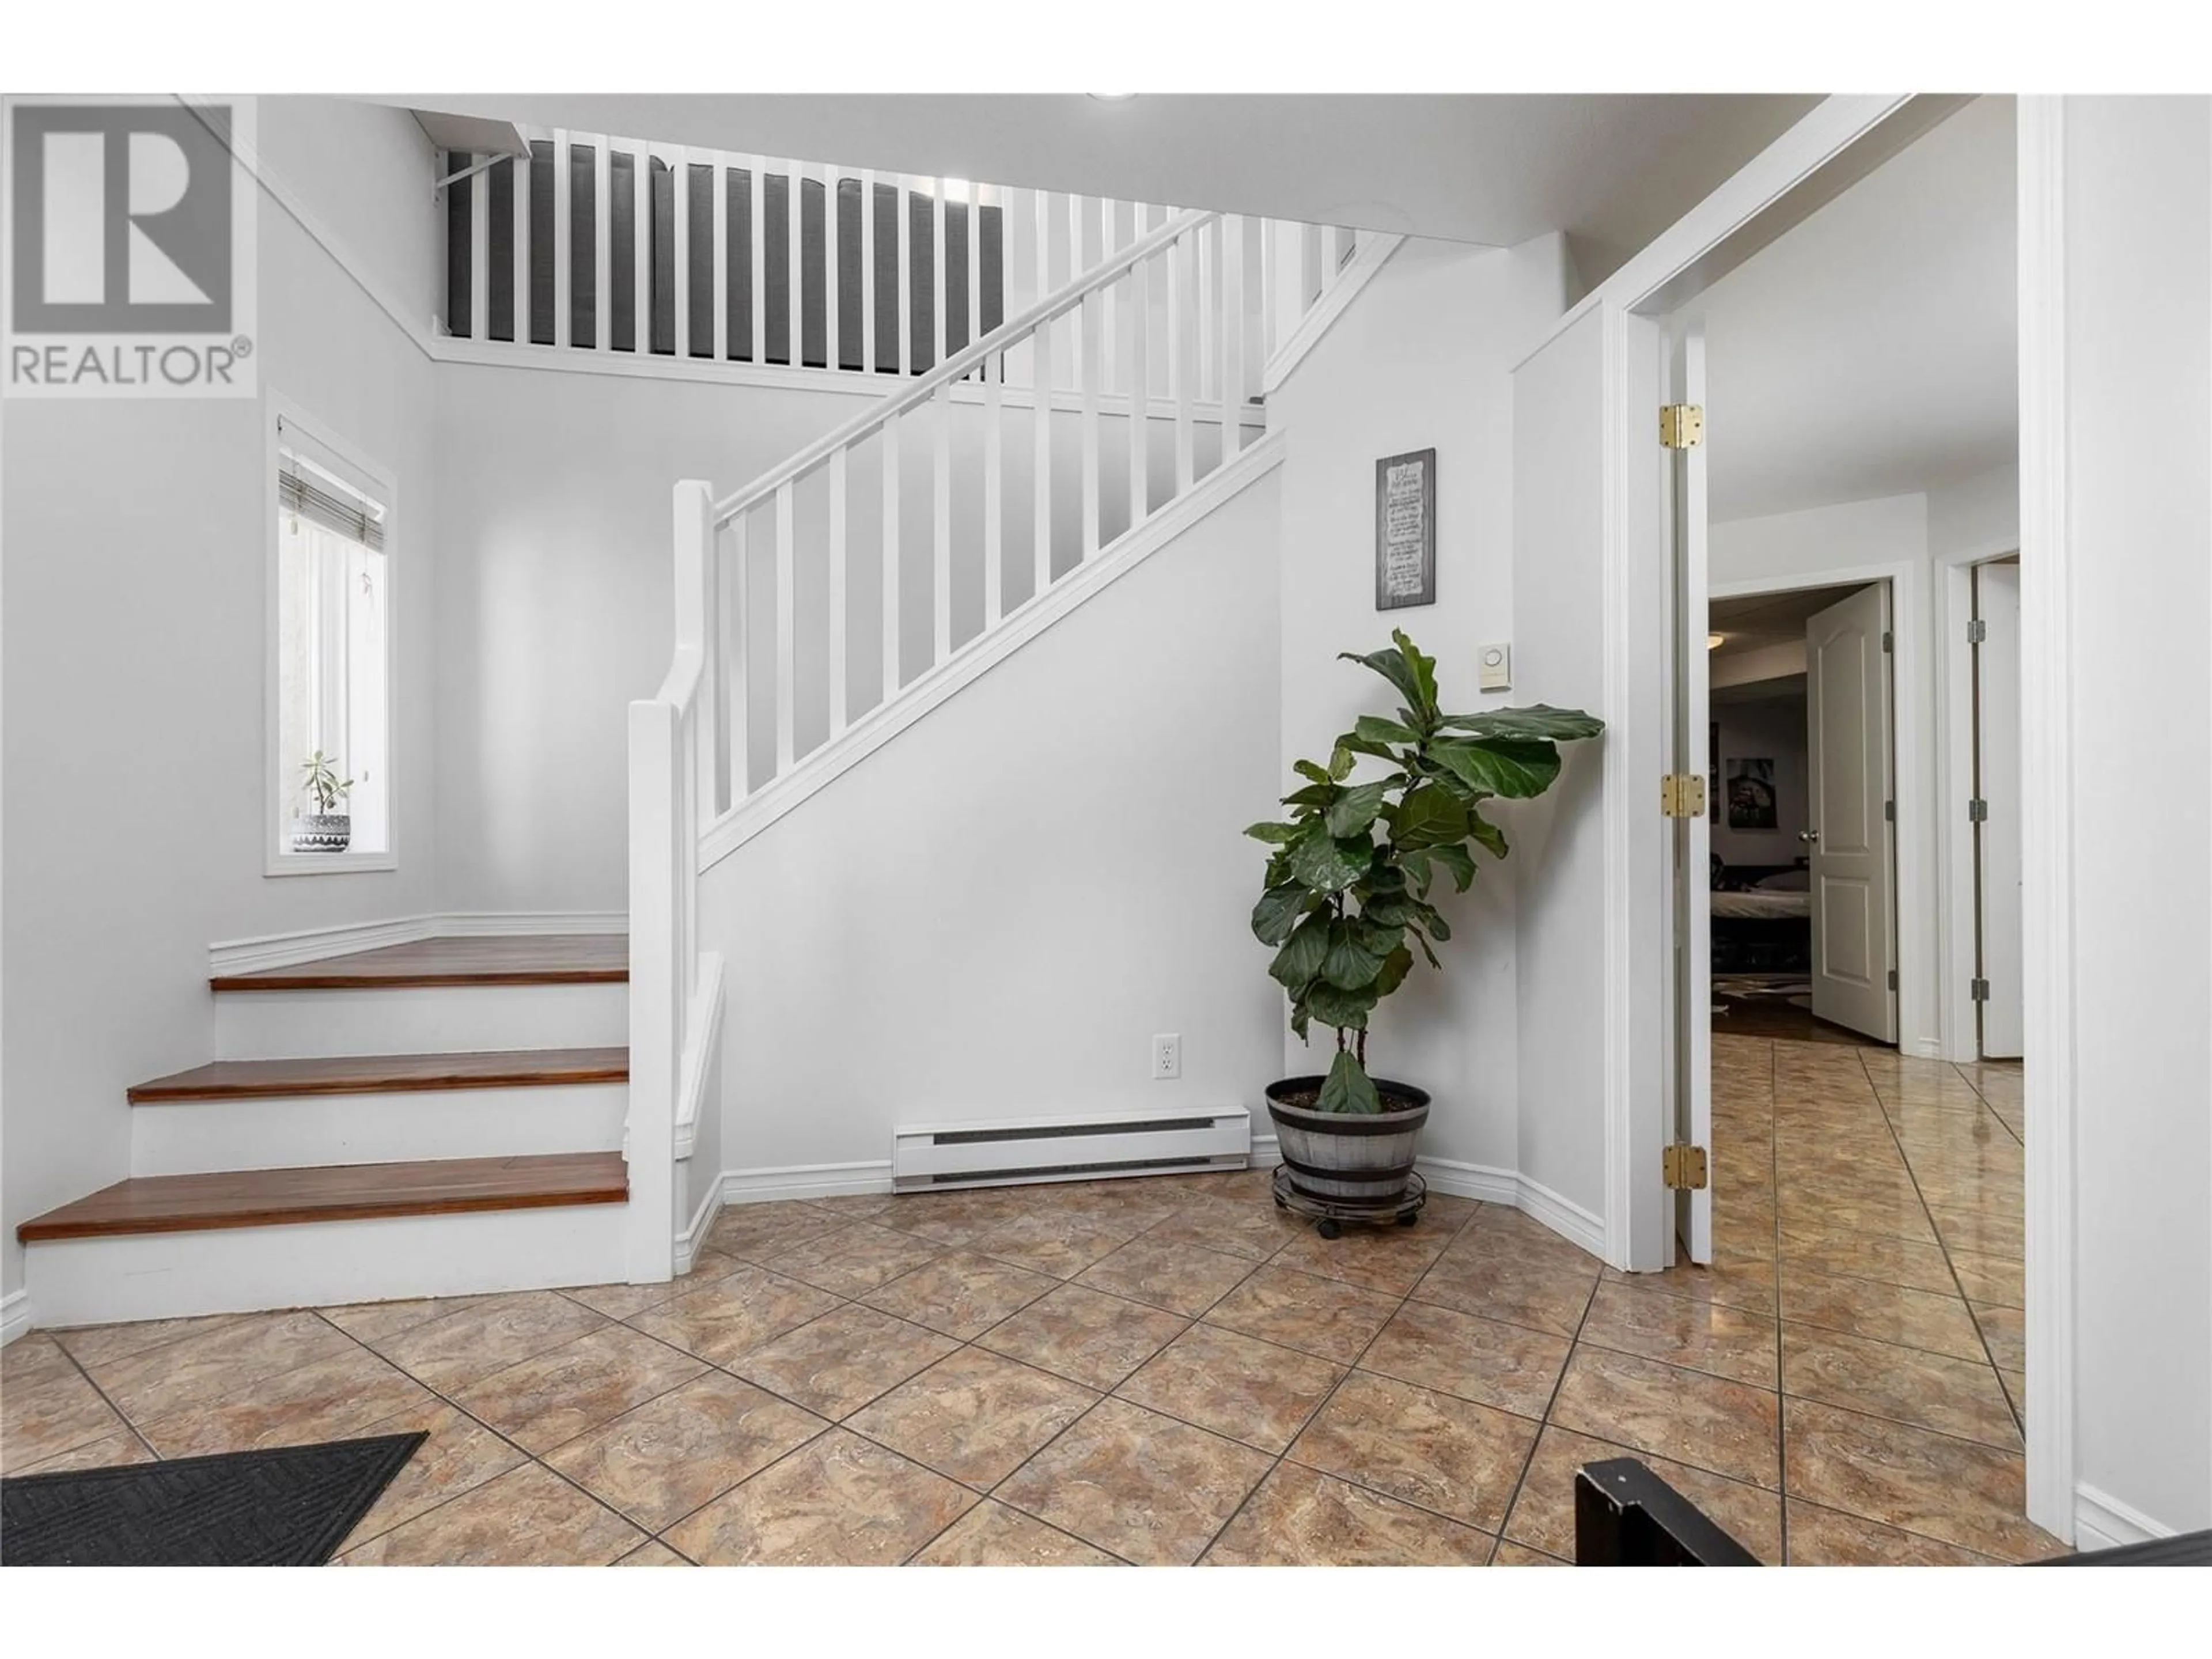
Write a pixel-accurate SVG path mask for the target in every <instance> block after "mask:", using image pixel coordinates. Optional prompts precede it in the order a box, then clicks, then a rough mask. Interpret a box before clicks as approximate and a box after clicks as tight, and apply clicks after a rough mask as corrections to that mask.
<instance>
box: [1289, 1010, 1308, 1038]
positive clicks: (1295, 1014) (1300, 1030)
mask: <svg viewBox="0 0 2212 1659" xmlns="http://www.w3.org/2000/svg"><path fill="white" fill-rule="evenodd" d="M1310 1018H1311V1011H1310V1010H1309V1009H1308V1008H1307V1007H1306V1006H1305V1004H1304V1002H1293V1003H1292V1004H1291V1030H1293V1031H1295V1032H1297V1038H1298V1041H1299V1042H1304V1041H1305V1040H1306V1022H1307V1021H1308V1020H1309V1019H1310Z"/></svg>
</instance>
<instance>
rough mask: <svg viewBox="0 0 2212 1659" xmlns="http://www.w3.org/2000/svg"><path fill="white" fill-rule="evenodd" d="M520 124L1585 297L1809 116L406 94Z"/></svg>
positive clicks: (1360, 97)
mask: <svg viewBox="0 0 2212 1659" xmlns="http://www.w3.org/2000/svg"><path fill="white" fill-rule="evenodd" d="M382 101H386V102H390V103H394V104H400V105H404V106H407V107H410V108H413V109H423V110H434V111H441V112H453V113H456V114H467V115H477V116H489V117H494V118H501V119H505V120H511V121H514V122H517V123H519V124H520V125H525V126H540V127H568V128H570V129H573V130H575V131H586V132H611V133H613V134H615V135H617V136H618V137H632V138H647V139H653V140H655V141H658V142H661V143H688V144H694V145H697V146H700V147H702V148H708V149H726V150H736V151H739V152H742V153H744V154H748V155H778V156H795V157H797V158H799V159H800V160H803V161H834V162H836V163H837V164H838V165H840V166H843V167H872V168H876V169H878V170H883V171H899V172H905V173H914V174H920V175H922V176H926V177H934V176H940V175H941V176H945V177H949V178H954V179H982V180H985V181H987V182H989V183H992V184H998V185H1014V186H1017V187H1024V188H1031V189H1045V190H1065V191H1075V192H1077V193H1078V194H1081V195H1090V196H1110V197H1116V198H1118V199H1121V200H1124V201H1129V200H1134V201H1146V202H1168V203H1173V204H1176V205H1178V206H1183V207H1200V208H1213V209H1218V210H1222V211H1225V212H1237V213H1249V214H1256V215H1262V216H1269V217H1273V218H1282V219H1302V220H1305V221H1307V222H1312V223H1320V224H1346V225H1352V226H1357V227H1358V228H1362V229H1369V230H1383V231H1397V232H1405V233H1410V234H1418V235H1423V236H1434V237H1440V238H1443V239H1445V240H1455V241H1467V242H1486V243H1492V244H1498V245H1510V244H1511V243H1514V242H1519V241H1524V240H1527V239H1528V238H1529V237H1531V236H1538V235H1542V234H1545V233H1547V232H1549V231H1553V230H1564V231H1565V232H1567V233H1568V234H1569V235H1570V236H1571V238H1572V239H1573V248H1574V252H1575V256H1576V261H1577V266H1578V268H1579V270H1580V273H1581V276H1582V278H1583V281H1584V282H1585V283H1596V282H1597V281H1599V280H1601V278H1602V277H1604V276H1606V275H1607V274H1608V273H1609V272H1610V271H1611V270H1613V268H1614V267H1615V266H1616V265H1618V264H1620V262H1621V261H1622V260H1623V259H1624V258H1626V257H1627V256H1628V255H1629V254H1630V253H1632V252H1635V251H1636V250H1637V249H1638V248H1640V247H1642V246H1644V244H1645V243H1647V242H1649V241H1650V240H1651V239H1652V237H1654V236H1655V235H1656V234H1658V233H1659V232H1660V231H1662V230H1663V229H1665V228H1667V227H1668V225H1670V224H1672V223H1673V222H1674V221H1675V220H1676V219H1678V218H1680V216H1682V215H1683V214H1684V213H1685V212H1686V211H1687V210H1689V209H1690V208H1692V207H1693V206H1695V205H1696V204H1698V203H1699V201H1700V200H1702V199H1703V198H1704V197H1705V195H1706V194H1707V193H1708V192H1710V191H1711V190H1712V188H1713V187H1714V186H1715V185H1718V184H1719V183H1720V182H1721V181H1722V180H1723V179H1725V178H1727V177H1728V176H1729V174H1730V173H1733V172H1735V169H1736V168H1738V167H1741V166H1742V165H1743V164H1744V163H1745V162H1746V161H1749V160H1750V159H1751V158H1752V157H1753V155H1756V154H1757V153H1758V152H1759V150H1760V149H1763V148H1765V145H1766V144H1767V143H1770V142H1771V140H1772V139H1773V138H1774V137H1777V136H1778V134H1780V133H1781V132H1782V131H1784V130H1785V129H1786V128H1788V127H1789V126H1790V125H1791V124H1792V123H1793V122H1795V121H1796V119H1797V118H1798V117H1799V116H1801V115H1802V114H1803V113H1804V112H1806V111H1807V110H1808V109H1810V108H1811V107H1812V106H1813V105H1814V104H1815V103H1817V102H1818V101H1819V100H1818V98H1817V97H1815V96H1812V95H1794V94H1757V95H1727V94H1715V95H1706V94H1697V95H1688V94H1680V95H1675V94H1634V95H1595V94H1593V95H1583V94H1573V95H1522V94H1511V95H1507V94H1496V95H1490V94H1464V95H1462V94H1451V95H1431V96H1370V95H1364V94H1146V95H1144V96H1140V97H1136V98H1130V99H1124V100H1116V101H1111V102H1109V101H1106V100H1100V99H1096V98H1091V97H1089V96H1087V95H1085V94H1080V93H1076V94H1050V95H1044V94H1038V95H1030V94H1018V95H1017V94H988V95H963V96H953V95H941V94H899V95H891V94H876V95H867V94H759V95H755V94H604V95H603V94H491V93H485V94H465V93H455V94H407V95H404V96H394V97H392V98H388V99H386V100H382Z"/></svg>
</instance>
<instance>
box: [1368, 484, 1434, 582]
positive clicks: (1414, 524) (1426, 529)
mask: <svg viewBox="0 0 2212 1659" xmlns="http://www.w3.org/2000/svg"><path fill="white" fill-rule="evenodd" d="M1436 602H1437V452H1436V451H1435V450H1433V449H1416V450H1411V451H1409V452H1407V453H1406V454H1403V455H1387V456H1385V457H1384V458H1383V459H1381V460H1379V461H1377V462H1376V463H1375V608H1376V610H1377V611H1401V610H1403V609H1405V608H1406V607H1407V606H1408V605H1434V604H1435V603H1436Z"/></svg>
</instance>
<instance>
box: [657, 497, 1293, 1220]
mask: <svg viewBox="0 0 2212 1659" xmlns="http://www.w3.org/2000/svg"><path fill="white" fill-rule="evenodd" d="M1278 512H1279V501H1278V489H1277V481H1276V478H1275V477H1274V476H1273V475H1270V476H1269V477H1265V478H1263V479H1261V481H1260V482H1258V483H1255V484H1253V485H1252V486H1250V487H1249V489H1246V490H1244V491H1243V493H1242V494H1241V495H1238V496H1237V498H1236V499H1234V500H1233V501H1231V502H1230V503H1229V504H1228V505H1227V506H1225V507H1222V508H1220V509H1219V510H1218V511H1217V512H1215V513H1213V514H1212V515H1211V516H1209V517H1208V518H1206V520H1203V521H1201V522H1200V524H1198V525H1197V526H1194V527H1193V528H1192V529H1191V530H1190V531H1188V532H1186V533H1185V534H1184V535H1182V537H1180V538H1177V539H1176V541H1175V542H1174V543H1172V544H1170V545H1169V546H1167V547H1166V548H1164V549H1163V550H1160V551H1159V552H1158V553H1157V554H1155V555H1154V556H1152V558H1151V559H1150V560H1148V561H1147V562H1146V563H1144V564H1143V565H1141V566H1140V567H1139V568H1137V569H1136V570H1134V571H1133V572H1132V573H1131V574H1128V575H1127V576H1125V577H1124V578H1123V579H1121V580H1120V581H1118V582H1116V583H1115V584H1114V585H1113V586H1111V587H1109V588H1108V589H1106V590H1105V591H1104V592H1102V593H1100V594H1098V595H1097V596H1096V597H1095V598H1093V599H1091V601H1090V602H1089V603H1087V604H1085V605H1083V606H1082V607H1081V608H1080V609H1079V610H1078V611H1075V612H1073V614H1071V615H1070V616H1069V617H1066V618H1065V619H1063V620H1062V621H1061V622H1060V623H1058V624H1057V625H1056V626H1054V628H1053V629H1052V630H1051V631H1050V632H1049V633H1048V635H1045V636H1043V637H1042V638H1041V639H1040V640H1038V641H1035V642H1033V643H1031V644H1030V645H1029V646H1027V647H1024V649H1022V650H1020V651H1018V652H1017V653H1015V654H1014V655H1013V656H1012V658H1010V659H1007V660H1006V662H1004V663H1001V664H1000V665H998V666H996V667H994V669H992V670H991V671H989V672H988V673H987V674H985V675H984V676H983V677H982V678H981V679H980V680H978V681H976V682H975V684H972V685H970V686H969V687H968V688H967V689H966V690H963V692H962V693H961V694H960V695H959V696H957V697H956V698H954V699H953V700H952V701H951V702H948V703H946V704H945V706H943V707H942V708H939V709H938V710H936V711H935V712H933V714H930V715H928V716H927V718H926V719H924V720H921V722H920V723H919V724H918V725H916V726H914V727H912V728H911V729H909V730H908V731H907V732H904V733H902V735H901V736H900V737H899V738H898V739H897V740H896V742H894V743H892V744H889V745H887V746H886V747H884V749H882V750H878V752H877V753H875V754H874V755H872V756H871V757H869V758H868V759H866V761H864V762H862V763H860V765H858V766H856V767H855V768H854V769H852V770H851V771H849V772H848V773H846V774H845V775H843V776H842V777H840V778H839V779H837V780H836V781H835V782H833V783H831V784H830V785H829V786H828V787H827V788H826V789H824V790H823V793H821V794H820V795H819V796H817V797H816V798H815V799H811V800H810V801H808V802H807V803H806V804H805V805H804V806H803V807H801V808H800V809H799V811H794V812H793V813H791V814H790V815H789V816H787V817H784V818H782V819H781V820H779V821H778V822H777V823H775V824H774V825H772V826H771V827H770V828H769V829H767V830H765V831H764V832H763V833H762V834H761V835H760V836H757V837H756V838H755V839H754V840H752V841H750V842H747V843H746V844H745V845H744V846H743V847H741V848H738V851H737V852H735V853H734V854H732V855H731V856H730V857H728V858H727V859H725V860H723V861H722V862H720V864H717V865H716V866H714V868H713V869H711V870H709V871H708V872H707V874H706V875H705V876H704V877H702V879H701V882H700V904H701V909H702V933H703V938H702V944H703V945H704V947H705V948H708V949H719V950H720V951H722V952H723V953H724V955H725V956H726V957H727V959H728V962H729V964H730V979H729V1005H728V1009H729V1012H728V1022H729V1023H728V1026H727V1028H726V1037H725V1042H724V1048H723V1109H724V1119H723V1122H722V1126H721V1133H722V1162H723V1164H724V1165H725V1166H726V1167H727V1168H729V1169H732V1170H748V1171H751V1170H769V1169H788V1168H791V1167H793V1166H800V1165H817V1164H867V1165H871V1166H874V1167H872V1168H870V1169H868V1170H866V1171H865V1172H863V1173H864V1174H865V1175H866V1176H874V1177H878V1178H880V1177H881V1176H883V1175H884V1174H885V1173H887V1170H886V1169H885V1168H884V1165H885V1164H886V1162H887V1160H888V1159H889V1158H890V1138H891V1131H892V1128H893V1127H894V1126H895V1125H897V1124H900V1123H921V1122H931V1121H948V1120H961V1119H975V1118H986V1119H987V1118H1009V1117H1020V1116H1033V1115H1047V1114H1053V1113H1066V1112H1069V1111H1080V1110H1085V1109H1107V1108H1113V1107H1172V1106H1176V1105H1178V1104H1184V1105H1189V1106H1193V1107H1201V1106H1219V1105H1225V1104H1231V1103H1243V1104H1245V1105H1248V1106H1250V1107H1252V1108H1253V1109H1255V1113H1256V1112H1257V1110H1258V1109H1259V1107H1260V1104H1261V1103H1260V1098H1259V1092H1258V1091H1259V1087H1260V1085H1262V1084H1264V1083H1265V1082H1266V1081H1267V1080H1268V1079H1271V1078H1272V1077H1273V1076H1275V1075H1276V1070H1277V1066H1278V1065H1279V1059H1280V1048H1279V1037H1278V1031H1279V1010H1278V1006H1277V1004H1278V998H1277V995H1276V987H1275V986H1274V984H1273V981H1270V980H1269V979H1268V977H1267V951H1266V947H1264V946H1262V945H1259V944H1257V943H1256V942H1255V940H1254V939H1253V938H1252V935H1251V932H1250V928H1249V915H1250V912H1251V907H1252V902H1253V900H1254V898H1255V896H1256V894H1257V889H1258V878H1259V870H1260V864H1261V854H1260V852H1259V850H1258V848H1257V846H1256V843H1255V842H1250V841H1248V840H1246V839H1244V837H1243V836H1242V835H1241V834H1240V831H1241V830H1242V829H1243V826H1244V825H1246V824H1247V823H1252V822H1253V821H1255V819H1258V818H1261V817H1267V816H1268V815H1269V814H1270V812H1271V811H1272V810H1273V802H1274V798H1275V796H1276V795H1277V794H1278V793H1279V787H1278V785H1277V781H1276V772H1277V769H1276V763H1275V759H1276V754H1277V745H1278V742H1279V678H1278V676H1279V660H1280V642H1279V637H1278V629H1277V615H1278V611H1277V603H1278V589H1277V565H1276V560H1275V556H1274V532H1275V526H1276V524H1277V519H1278ZM1164 1031H1173V1032H1176V1033H1179V1034H1180V1035H1181V1036H1182V1079H1180V1080H1179V1081H1176V1082H1170V1083H1155V1082H1152V1081H1151V1080H1150V1079H1149V1077H1148V1069H1149V1056H1150V1043H1151V1039H1152V1036H1153V1034H1154V1033H1156V1032H1164Z"/></svg>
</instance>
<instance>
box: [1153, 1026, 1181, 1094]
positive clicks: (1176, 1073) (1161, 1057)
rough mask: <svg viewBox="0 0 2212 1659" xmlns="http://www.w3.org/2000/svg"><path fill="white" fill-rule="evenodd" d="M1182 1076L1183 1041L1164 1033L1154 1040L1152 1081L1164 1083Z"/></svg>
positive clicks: (1167, 1032)
mask: <svg viewBox="0 0 2212 1659" xmlns="http://www.w3.org/2000/svg"><path fill="white" fill-rule="evenodd" d="M1181 1076H1182V1038H1181V1037H1180V1036H1176V1034H1175V1033H1174V1032H1173V1031H1164V1032H1163V1033H1161V1034H1160V1035H1159V1036H1156V1037H1154V1038H1153V1039H1152V1081H1153V1082H1155V1083H1164V1082H1165V1081H1166V1080H1167V1079H1170V1078H1174V1077H1181Z"/></svg>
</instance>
